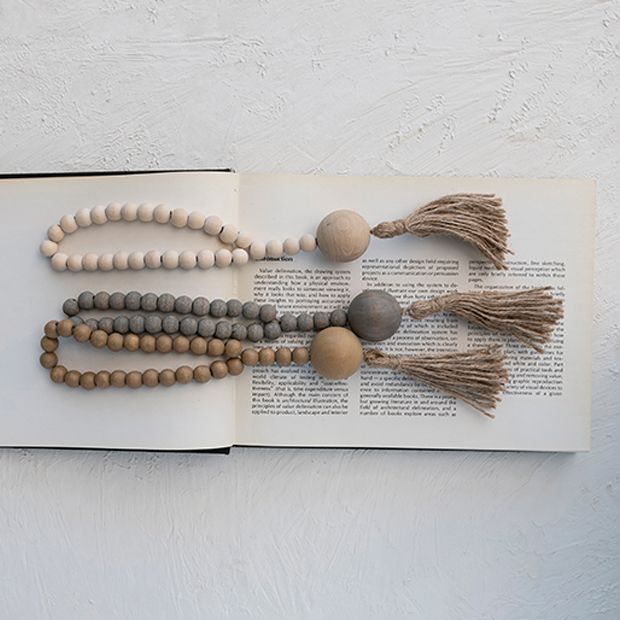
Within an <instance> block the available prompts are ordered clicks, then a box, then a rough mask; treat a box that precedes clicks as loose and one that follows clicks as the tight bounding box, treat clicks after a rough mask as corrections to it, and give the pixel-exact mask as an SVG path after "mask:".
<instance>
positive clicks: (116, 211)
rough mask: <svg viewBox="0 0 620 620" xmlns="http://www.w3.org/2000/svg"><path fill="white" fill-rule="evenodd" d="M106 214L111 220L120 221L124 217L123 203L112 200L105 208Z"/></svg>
mask: <svg viewBox="0 0 620 620" xmlns="http://www.w3.org/2000/svg"><path fill="white" fill-rule="evenodd" d="M105 214H106V217H107V218H108V220H109V221H110V222H120V220H122V219H123V205H122V204H121V203H120V202H111V203H110V204H109V205H108V206H107V207H106V208H105Z"/></svg>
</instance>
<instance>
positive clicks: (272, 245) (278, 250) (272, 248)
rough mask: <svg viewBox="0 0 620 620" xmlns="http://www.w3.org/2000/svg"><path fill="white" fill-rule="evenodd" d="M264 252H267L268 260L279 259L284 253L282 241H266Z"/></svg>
mask: <svg viewBox="0 0 620 620" xmlns="http://www.w3.org/2000/svg"><path fill="white" fill-rule="evenodd" d="M265 250H266V252H267V256H269V257H270V258H280V257H281V256H282V254H283V253H284V248H283V245H282V241H279V240H278V239H272V240H271V241H267V245H266V246H265Z"/></svg>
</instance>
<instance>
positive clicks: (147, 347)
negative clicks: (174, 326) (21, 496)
mask: <svg viewBox="0 0 620 620" xmlns="http://www.w3.org/2000/svg"><path fill="white" fill-rule="evenodd" d="M156 346H157V340H156V339H155V336H151V334H142V336H140V350H141V351H144V353H153V352H154V351H155V347H156Z"/></svg>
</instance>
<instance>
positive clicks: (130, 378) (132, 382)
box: [125, 370, 142, 390]
mask: <svg viewBox="0 0 620 620" xmlns="http://www.w3.org/2000/svg"><path fill="white" fill-rule="evenodd" d="M125 383H126V384H127V386H128V387H130V388H131V389H132V390H136V389H137V388H139V387H141V386H142V373H141V372H140V371H139V370H132V371H130V372H128V373H127V377H126V378H125Z"/></svg>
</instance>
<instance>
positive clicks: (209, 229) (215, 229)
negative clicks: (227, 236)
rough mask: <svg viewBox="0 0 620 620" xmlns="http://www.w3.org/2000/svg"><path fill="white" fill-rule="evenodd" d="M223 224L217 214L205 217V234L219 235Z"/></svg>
mask: <svg viewBox="0 0 620 620" xmlns="http://www.w3.org/2000/svg"><path fill="white" fill-rule="evenodd" d="M223 226H224V224H223V222H222V220H221V219H220V218H219V217H218V216H217V215H210V216H209V217H208V218H206V219H205V225H204V231H205V232H206V233H207V235H211V236H215V235H219V234H220V232H221V230H222V228H223Z"/></svg>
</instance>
